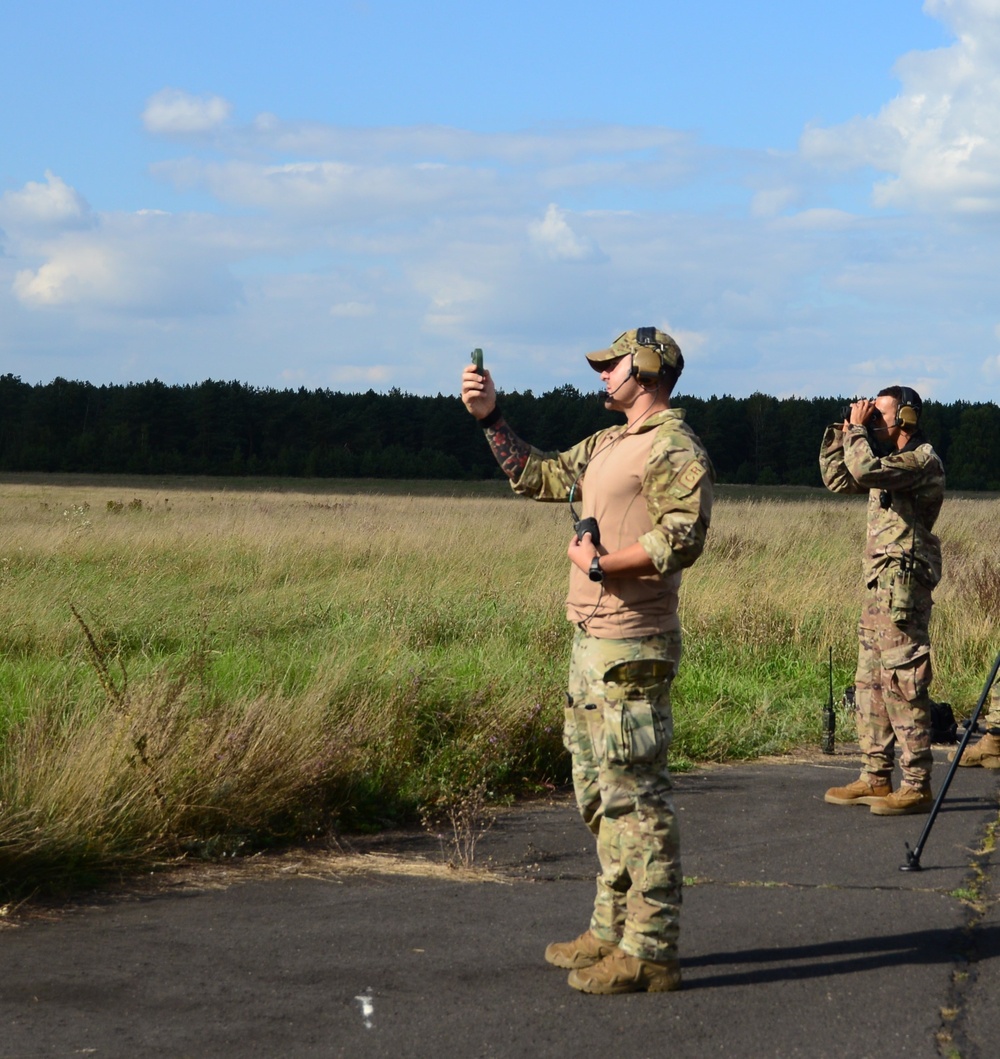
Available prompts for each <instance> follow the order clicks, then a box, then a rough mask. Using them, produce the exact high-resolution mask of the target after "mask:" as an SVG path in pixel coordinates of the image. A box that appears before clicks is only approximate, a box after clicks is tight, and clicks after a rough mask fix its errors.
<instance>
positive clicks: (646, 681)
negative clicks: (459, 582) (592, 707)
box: [604, 658, 676, 765]
mask: <svg viewBox="0 0 1000 1059" xmlns="http://www.w3.org/2000/svg"><path fill="white" fill-rule="evenodd" d="M675 671H676V666H675V664H674V663H672V662H669V661H666V660H664V659H659V658H655V659H638V660H636V661H633V662H619V663H618V664H617V665H615V666H612V667H611V669H609V670H608V671H607V673H605V675H604V679H605V695H606V706H605V717H604V732H605V740H606V742H605V750H606V754H607V760H608V763H609V764H611V765H642V764H649V763H651V762H654V761H658V760H660V759H661V758H663V757H664V755H665V754H666V751H667V748H668V747H669V745H670V738H671V735H672V731H671V729H672V725H671V724H670V705H669V704H670V698H669V693H670V680H671V678H672V677H673V675H674V672H675Z"/></svg>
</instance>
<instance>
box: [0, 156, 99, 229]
mask: <svg viewBox="0 0 1000 1059" xmlns="http://www.w3.org/2000/svg"><path fill="white" fill-rule="evenodd" d="M89 214H90V207H89V206H88V205H87V201H86V199H84V197H83V196H82V195H81V194H80V193H79V192H77V191H76V190H75V189H74V188H71V187H70V186H69V184H67V183H66V182H65V181H64V180H62V179H61V178H60V177H58V176H56V175H55V173H51V172H49V171H48V170H46V171H45V182H44V183H39V182H37V181H34V180H29V181H28V183H27V184H25V185H24V187H23V188H21V189H20V190H19V191H7V192H4V194H3V195H2V196H0V221H2V222H3V223H4V224H5V225H7V226H8V227H11V228H21V227H31V226H36V225H37V226H46V227H52V226H69V227H78V226H79V225H81V224H85V223H87V222H88V221H89Z"/></svg>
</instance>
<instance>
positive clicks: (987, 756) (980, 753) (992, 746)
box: [948, 732, 1000, 769]
mask: <svg viewBox="0 0 1000 1059" xmlns="http://www.w3.org/2000/svg"><path fill="white" fill-rule="evenodd" d="M957 753H958V751H957V750H953V751H952V752H951V753H950V754H949V755H948V760H949V761H954V760H955V755H956V754H957ZM958 764H959V767H961V766H963V765H964V766H966V767H967V768H984V769H1000V739H998V738H997V737H996V736H995V735H994V734H993V733H992V732H987V733H986V735H984V736H983V737H982V738H981V739H980V740H979V742H978V743H976V744H975V745H974V746H967V747H966V748H965V751H964V752H963V754H962V757H961V758H960V759H959V762H958Z"/></svg>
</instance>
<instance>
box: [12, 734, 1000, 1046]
mask: <svg viewBox="0 0 1000 1059" xmlns="http://www.w3.org/2000/svg"><path fill="white" fill-rule="evenodd" d="M936 756H937V758H938V761H939V766H938V768H937V769H936V776H937V777H941V776H943V773H944V769H943V768H942V767H940V762H943V760H944V756H943V753H940V752H936ZM856 771H857V762H856V759H855V758H853V757H851V756H849V755H847V754H841V755H837V756H835V757H822V756H820V755H816V756H815V758H812V759H802V758H800V759H797V760H791V759H789V760H781V761H777V762H768V763H756V764H752V765H745V766H735V767H722V768H712V769H705V770H699V771H697V772H694V773H689V774H686V775H682V776H680V777H678V780H677V803H678V808H679V812H680V815H681V820H682V827H683V830H682V841H683V851H684V852H683V856H684V874H685V876H686V877H687V879H688V880H689V883H688V885H687V887H686V889H685V896H684V908H683V919H682V933H681V957H682V965H683V972H684V988H683V989H682V990H681V991H679V992H676V993H668V994H654V995H646V994H641V995H632V996H622V997H595V996H586V995H582V994H579V993H577V992H575V991H574V990H572V989H571V988H569V986H568V985H567V984H566V972H564V971H559V970H557V969H555V968H552V967H550V966H549V965H547V964H546V963H545V962H544V960H543V958H542V952H543V950H544V947H545V945H546V943H547V942H549V941H552V940H557V939H558V940H562V939H566V938H570V937H574V936H575V935H576V934H577V933H579V932H580V931H581V930H582V929H584V927H585V926H586V924H587V921H588V918H589V910H590V903H591V899H592V894H593V876H594V874H595V872H596V861H595V857H594V854H593V849H592V843H591V839H590V836H589V833H588V832H587V831H586V829H585V828H584V827H583V825H582V823H580V822H579V820H578V819H577V817H576V814H575V810H574V808H573V806H572V804H571V802H570V800H569V798H568V797H567V796H565V795H560V796H558V797H554V798H553V799H551V800H548V801H544V802H533V803H531V804H528V805H525V806H520V807H518V808H516V809H514V810H511V811H510V812H507V813H505V814H504V815H503V816H502V817H501V819H500V821H499V822H498V823H497V825H496V826H495V827H494V828H493V829H492V830H491V831H490V832H489V834H487V835H486V836H485V838H484V839H483V840H482V842H481V843H480V847H479V850H478V853H477V869H478V870H477V871H474V872H472V873H470V874H463V873H460V872H455V871H452V870H449V869H448V868H446V867H445V866H444V865H443V864H442V856H441V853H440V850H439V848H438V844H437V842H435V841H434V840H433V839H432V838H430V837H429V836H426V835H424V834H422V833H419V832H412V833H396V834H392V835H386V836H381V837H379V838H378V839H375V840H367V841H365V842H364V843H362V842H361V840H357V842H356V843H354V844H353V848H348V844H346V843H343V844H342V846H343V848H341V849H338V850H332V851H327V852H315V851H314V852H311V853H303V852H301V851H298V852H291V853H286V854H284V855H281V856H274V857H267V858H257V859H256V860H254V861H251V862H249V863H243V864H236V865H234V866H232V867H219V866H217V867H212V868H202V869H195V870H184V871H179V872H176V873H173V874H171V875H167V876H157V877H155V878H153V879H150V880H147V881H146V882H145V883H142V884H140V883H138V882H137V884H136V885H134V886H131V887H129V888H128V889H126V890H123V891H121V892H119V893H116V894H104V895H101V896H99V897H94V896H90V897H88V898H87V899H86V900H84V901H80V902H76V903H73V904H71V905H68V906H62V907H58V908H57V907H49V908H45V907H38V906H36V907H34V908H32V909H30V910H26V911H27V914H26V915H15V916H12V917H7V918H6V919H5V920H3V921H0V923H2V925H3V927H4V929H0V1056H2V1057H4V1059H13V1057H36V1056H79V1055H90V1056H98V1057H134V1056H147V1055H148V1056H165V1057H172V1056H178V1057H180V1056H191V1057H230V1056H233V1057H236V1056H240V1057H248V1056H309V1057H311V1056H351V1057H354V1056H360V1057H364V1056H394V1057H401V1056H402V1057H410V1056H416V1057H422V1056H428V1057H429V1056H459V1057H466V1056H469V1057H473V1056H476V1057H478V1056H482V1057H508V1056H509V1057H513V1056H537V1057H550V1056H551V1057H563V1056H574V1057H575V1056H577V1055H580V1054H583V1053H585V1054H589V1055H604V1054H607V1055H614V1056H615V1057H616V1059H632V1057H650V1059H652V1057H657V1059H659V1057H663V1056H670V1057H671V1059H688V1057H690V1059H704V1057H706V1056H713V1055H719V1056H726V1057H730V1059H733V1057H737V1059H738V1057H743V1056H747V1057H751V1056H752V1057H755V1059H756V1057H762V1056H776V1057H781V1059H792V1057H796V1056H804V1057H826V1056H829V1057H831V1059H833V1057H836V1059H843V1057H844V1056H850V1057H852V1059H865V1057H868V1056H871V1057H873V1059H887V1057H892V1056H906V1057H907V1059H923V1057H927V1059H937V1057H938V1056H942V1055H949V1054H952V1055H960V1056H961V1057H962V1059H975V1057H977V1056H982V1057H987V1056H988V1057H991V1059H992V1057H995V1056H996V1055H997V1054H1000V1043H998V1037H997V1025H998V1022H997V1012H998V1010H1000V961H998V959H997V957H998V955H1000V915H998V913H997V908H996V906H995V905H994V904H993V903H992V898H993V896H994V893H995V888H996V878H995V874H996V863H995V862H996V854H994V853H993V852H992V843H991V842H990V841H989V835H991V833H992V828H993V827H994V826H995V825H996V822H997V814H998V781H1000V775H998V774H997V773H995V772H985V771H983V770H981V769H960V770H959V771H958V773H957V774H956V778H955V781H954V783H953V784H952V788H951V791H950V792H949V797H948V799H947V800H946V801H945V803H944V807H943V810H942V812H941V814H940V815H939V817H938V819H937V822H936V824H935V825H934V829H933V831H932V833H931V835H930V838H929V840H928V842H927V845H926V847H925V848H924V851H923V854H922V857H921V863H922V866H923V869H924V870H922V871H920V872H911V873H903V872H900V871H899V866H900V865H901V864H902V863H903V862H904V861H905V859H906V857H905V854H906V850H905V846H904V843H905V842H908V843H909V844H910V846H914V845H915V844H916V842H917V839H918V838H919V836H920V833H921V830H922V828H923V826H924V823H925V821H926V817H900V818H886V817H875V816H873V815H872V814H871V813H869V812H868V810H867V809H866V808H862V807H840V806H830V805H826V804H825V803H824V802H823V800H822V798H823V792H824V791H825V789H826V788H827V787H828V786H832V785H835V784H840V783H843V782H847V781H849V780H851V779H853V778H854V777H855V774H856ZM949 1049H951V1051H950V1052H949Z"/></svg>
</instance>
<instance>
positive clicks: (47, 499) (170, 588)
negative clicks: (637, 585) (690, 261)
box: [0, 478, 1000, 892]
mask: <svg viewBox="0 0 1000 1059" xmlns="http://www.w3.org/2000/svg"><path fill="white" fill-rule="evenodd" d="M415 488H419V489H420V494H419V495H418V493H417V492H415V491H414V490H415ZM404 490H405V491H404ZM721 493H722V495H721V496H720V498H719V500H718V503H717V507H716V515H715V519H714V523H713V528H712V533H711V536H710V539H709V545H708V548H707V550H706V552H705V555H704V556H703V557H702V559H701V560H700V561H699V562H698V564H697V565H696V566H695V567H694V568H693V569H692V570H691V571H689V572H688V573H687V574H686V575H685V583H684V588H683V594H682V600H681V608H682V619H683V625H684V632H685V657H684V661H683V663H682V667H681V675H680V677H679V678H678V681H677V683H676V684H675V696H674V701H675V747H674V760H675V764H676V766H677V767H685V766H686V765H688V764H690V763H691V762H693V761H700V760H709V759H711V760H725V759H732V758H745V757H753V756H756V755H760V754H769V753H777V752H782V751H784V750H788V749H790V748H793V747H796V746H799V745H802V744H808V743H815V742H816V741H817V740H818V737H819V728H820V718H821V708H822V705H823V703H824V702H825V700H826V697H827V667H826V661H827V652H828V649H829V648H831V647H832V648H833V653H834V660H835V676H834V680H835V686H836V687H837V689H838V694H839V690H840V689H842V687H843V686H844V684H846V683H848V682H850V679H851V674H852V671H853V663H854V652H855V625H856V620H857V609H858V601H859V598H860V587H861V586H860V553H861V548H862V542H863V537H864V508H863V503H861V502H858V501H850V500H843V499H841V498H836V497H831V496H827V495H826V494H824V493H820V492H816V491H809V490H797V491H784V492H782V491H772V492H770V493H769V494H762V493H752V492H749V491H747V490H740V491H736V490H732V491H726V490H722V491H721ZM939 530H940V533H941V536H942V539H943V542H944V554H945V580H944V581H943V583H942V585H941V586H940V589H939V591H938V593H937V596H936V609H935V617H934V624H933V628H932V636H933V640H934V648H935V656H934V661H935V670H936V678H935V685H934V688H933V692H934V694H935V697H936V698H938V699H941V700H946V701H950V702H951V703H953V705H954V707H955V710H956V713H957V714H959V715H961V714H962V713H963V712H968V710H969V708H970V707H971V705H972V704H973V703H974V702H975V700H976V697H977V696H978V693H979V690H980V687H981V684H982V681H983V679H984V677H985V675H986V673H987V671H988V669H989V665H990V663H991V661H992V658H993V656H994V654H995V652H996V650H997V649H998V646H1000V644H998V643H997V639H998V637H997V622H998V618H1000V561H998V559H997V556H998V555H1000V501H998V500H996V499H993V498H974V499H957V498H956V499H949V500H948V502H947V503H946V504H945V507H944V510H943V512H942V516H941V520H940V523H939ZM569 533H570V521H569V516H568V513H567V511H566V509H565V508H564V507H562V506H560V505H542V504H532V503H530V502H527V501H520V500H516V499H514V498H512V497H511V496H510V495H509V493H508V492H507V491H505V489H504V487H503V486H497V485H495V484H493V483H483V484H480V485H476V486H470V487H468V488H465V487H462V486H458V485H455V486H453V487H447V486H446V487H444V488H441V487H436V489H435V487H433V486H430V485H424V486H422V487H421V486H417V487H415V486H414V484H413V483H407V484H406V485H405V486H396V487H395V488H394V487H393V486H392V485H391V484H390V483H385V482H380V483H355V482H331V481H323V482H317V481H312V482H284V483H274V482H272V483H268V484H264V483H252V482H232V481H229V482H218V481H216V482H162V483H156V482H151V481H148V480H136V481H132V482H127V481H124V480H115V479H105V480H94V479H80V480H65V481H54V480H49V479H41V478H39V479H27V478H24V479H20V480H14V479H10V478H9V479H7V480H6V482H5V483H3V484H0V589H2V591H0V608H2V609H0V886H3V887H4V888H5V889H6V890H8V891H10V892H18V891H23V890H24V888H25V887H26V886H36V885H39V884H42V883H44V885H46V886H48V887H53V886H57V885H59V884H60V882H64V883H65V884H66V885H79V883H80V882H81V881H83V880H85V879H86V878H87V877H88V875H89V874H90V873H99V872H101V871H104V870H106V869H108V868H109V867H112V868H115V869H124V870H128V869H129V868H131V867H136V866H139V865H148V864H150V863H153V862H155V861H157V860H158V859H163V858H168V857H174V856H178V855H187V856H191V855H202V856H217V855H221V854H229V853H236V852H239V851H240V850H243V849H248V848H256V847H259V846H260V845H261V844H263V843H267V842H281V841H288V840H294V841H302V840H308V839H309V838H310V837H312V836H316V835H320V834H322V833H324V832H325V831H327V830H328V829H329V827H330V826H331V822H332V823H333V824H335V825H336V826H341V827H376V826H380V825H381V824H383V823H385V822H387V821H391V820H395V819H400V818H402V817H404V816H415V815H416V814H417V813H419V812H420V811H421V810H423V811H424V812H425V813H426V812H431V811H432V810H435V808H437V809H440V808H441V807H445V808H447V807H448V806H449V805H454V804H455V803H456V800H458V801H460V800H461V799H463V798H465V799H468V798H469V797H471V794H470V792H480V793H482V792H488V794H489V795H491V796H495V797H496V796H501V795H503V794H508V795H509V794H516V793H517V792H520V791H524V790H530V789H537V788H538V787H539V786H540V785H543V784H546V783H552V782H563V781H564V780H565V779H566V776H567V771H568V766H567V762H566V760H565V758H564V755H563V753H562V749H561V742H560V734H559V729H560V724H561V712H562V686H563V681H564V675H565V674H564V671H565V667H566V661H567V652H568V644H569V632H570V630H569V628H568V626H567V625H566V622H565V619H564V617H563V613H562V600H563V593H564V587H565V579H566V576H567V572H566V561H565V560H564V558H563V555H564V549H565V544H566V541H567V540H568V537H569ZM840 725H841V729H842V730H843V729H844V727H845V726H847V725H848V719H847V718H846V717H841V718H840Z"/></svg>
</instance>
